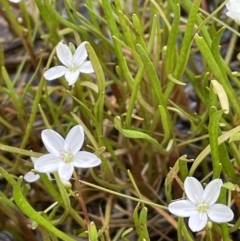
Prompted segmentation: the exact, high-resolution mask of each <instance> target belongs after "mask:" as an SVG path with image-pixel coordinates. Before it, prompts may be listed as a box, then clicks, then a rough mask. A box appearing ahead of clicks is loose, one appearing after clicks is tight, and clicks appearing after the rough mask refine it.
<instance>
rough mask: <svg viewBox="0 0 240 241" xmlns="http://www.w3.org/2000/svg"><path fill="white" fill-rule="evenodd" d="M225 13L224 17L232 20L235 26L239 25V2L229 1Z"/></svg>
mask: <svg viewBox="0 0 240 241" xmlns="http://www.w3.org/2000/svg"><path fill="white" fill-rule="evenodd" d="M226 7H227V10H228V11H227V12H226V15H227V16H228V17H230V18H232V19H233V20H234V21H235V22H236V23H237V24H240V1H239V0H229V1H228V2H227V4H226Z"/></svg>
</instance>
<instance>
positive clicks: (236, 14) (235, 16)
mask: <svg viewBox="0 0 240 241" xmlns="http://www.w3.org/2000/svg"><path fill="white" fill-rule="evenodd" d="M226 15H227V16H228V17H229V18H232V19H234V20H235V21H239V20H240V13H239V12H233V11H231V12H226Z"/></svg>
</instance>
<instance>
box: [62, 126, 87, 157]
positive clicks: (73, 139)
mask: <svg viewBox="0 0 240 241" xmlns="http://www.w3.org/2000/svg"><path fill="white" fill-rule="evenodd" d="M83 142H84V131H83V128H82V126H80V125H77V126H74V127H73V128H72V129H71V130H70V131H69V132H68V134H67V137H66V139H65V141H64V150H65V151H71V153H72V154H73V155H75V154H76V153H77V152H78V151H79V150H80V149H81V147H82V144H83Z"/></svg>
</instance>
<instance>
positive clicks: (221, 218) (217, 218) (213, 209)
mask: <svg viewBox="0 0 240 241" xmlns="http://www.w3.org/2000/svg"><path fill="white" fill-rule="evenodd" d="M207 214H208V217H209V218H210V219H211V220H212V221H214V222H216V223H225V222H229V221H232V220H233V217H234V214H233V212H232V210H231V209H230V208H229V207H227V206H226V205H223V204H213V205H211V206H210V207H209V209H208V211H207Z"/></svg>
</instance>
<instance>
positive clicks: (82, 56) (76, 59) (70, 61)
mask: <svg viewBox="0 0 240 241" xmlns="http://www.w3.org/2000/svg"><path fill="white" fill-rule="evenodd" d="M86 43H87V42H83V43H81V44H80V45H79V46H78V48H77V49H76V51H75V53H74V54H72V52H71V50H70V48H69V47H68V46H67V45H66V44H63V43H61V42H60V43H59V44H58V45H57V47H56V52H57V56H58V59H59V60H60V62H61V63H62V64H63V65H59V66H55V67H52V68H50V69H49V70H47V71H46V72H45V73H44V75H43V76H44V78H45V79H46V80H54V79H57V78H60V77H62V76H65V78H66V80H67V82H68V84H69V85H73V84H74V83H75V82H76V81H77V79H78V77H79V75H80V73H81V72H82V73H86V74H90V73H93V72H94V70H93V67H92V64H91V62H90V61H86V59H87V57H88V54H87V50H86V48H85V44H86Z"/></svg>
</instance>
